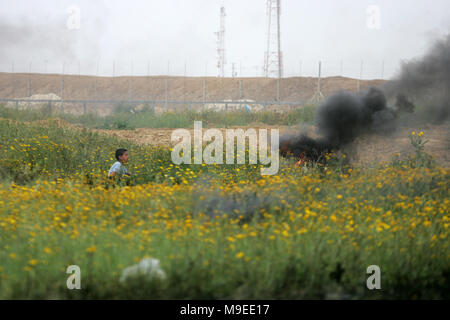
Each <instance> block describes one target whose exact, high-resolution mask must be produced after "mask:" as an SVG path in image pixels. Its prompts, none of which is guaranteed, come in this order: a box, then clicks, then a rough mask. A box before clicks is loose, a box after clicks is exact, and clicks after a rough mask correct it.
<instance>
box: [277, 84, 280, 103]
mask: <svg viewBox="0 0 450 320" xmlns="http://www.w3.org/2000/svg"><path fill="white" fill-rule="evenodd" d="M278 101H280V78H278V79H277V102H278Z"/></svg>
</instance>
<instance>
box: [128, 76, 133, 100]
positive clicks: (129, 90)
mask: <svg viewBox="0 0 450 320" xmlns="http://www.w3.org/2000/svg"><path fill="white" fill-rule="evenodd" d="M128 95H129V100H130V101H132V100H133V79H130V85H129V87H128Z"/></svg>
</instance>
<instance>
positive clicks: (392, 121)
mask: <svg viewBox="0 0 450 320" xmlns="http://www.w3.org/2000/svg"><path fill="white" fill-rule="evenodd" d="M449 89H450V35H448V36H446V37H445V38H444V39H442V40H440V41H438V42H436V43H435V44H434V45H433V46H432V47H431V49H430V50H429V52H428V53H427V54H426V55H425V56H424V57H423V58H420V59H416V60H413V61H411V62H408V63H405V64H403V65H402V68H401V71H400V73H399V75H398V76H397V77H395V78H394V79H393V80H391V81H389V82H387V83H386V84H385V85H384V86H383V87H382V88H375V87H372V88H370V89H369V90H368V91H366V92H364V93H363V94H362V95H357V94H353V93H349V92H338V93H336V94H334V95H332V96H330V97H329V98H328V99H326V100H325V102H323V103H322V104H321V105H319V107H318V108H317V111H316V115H315V125H316V129H317V132H318V134H319V138H312V137H310V136H308V135H307V134H306V133H302V134H300V135H285V136H282V137H281V141H280V145H281V155H282V156H288V155H290V154H291V155H293V156H294V157H300V158H304V157H306V158H308V159H309V160H314V161H317V160H319V159H320V158H321V157H322V156H323V155H324V153H326V152H330V151H337V150H339V149H341V148H342V147H343V146H345V145H348V144H350V143H351V142H353V141H354V140H355V139H356V138H357V137H358V136H359V135H361V134H367V133H369V134H376V133H381V132H382V133H386V132H392V131H393V130H395V129H396V127H397V124H398V118H399V116H400V115H401V114H402V113H413V112H414V111H415V105H418V106H419V107H420V109H419V111H420V112H419V113H418V114H417V115H416V116H415V118H416V119H419V118H420V120H421V121H424V120H425V121H430V120H431V121H434V122H441V121H445V120H446V119H448V117H449V114H450V90H449ZM393 98H395V104H394V106H390V105H389V104H388V100H392V99H393ZM410 99H413V101H414V103H413V102H412V101H411V100H410Z"/></svg>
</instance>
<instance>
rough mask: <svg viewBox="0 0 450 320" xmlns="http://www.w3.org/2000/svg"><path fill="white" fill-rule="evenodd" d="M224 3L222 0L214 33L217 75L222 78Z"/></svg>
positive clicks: (223, 64) (224, 59)
mask: <svg viewBox="0 0 450 320" xmlns="http://www.w3.org/2000/svg"><path fill="white" fill-rule="evenodd" d="M225 17H226V14H225V5H224V3H223V1H222V5H221V7H220V29H219V31H218V32H215V33H214V34H215V35H216V36H217V76H218V77H220V78H223V77H224V76H225V64H226V63H227V61H226V58H225Z"/></svg>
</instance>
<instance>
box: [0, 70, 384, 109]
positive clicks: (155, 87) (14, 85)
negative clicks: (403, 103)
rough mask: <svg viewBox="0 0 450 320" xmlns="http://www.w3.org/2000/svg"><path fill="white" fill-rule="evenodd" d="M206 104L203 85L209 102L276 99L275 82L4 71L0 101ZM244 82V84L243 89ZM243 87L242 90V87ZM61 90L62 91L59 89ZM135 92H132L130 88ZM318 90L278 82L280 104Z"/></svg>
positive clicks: (308, 84)
mask: <svg viewBox="0 0 450 320" xmlns="http://www.w3.org/2000/svg"><path fill="white" fill-rule="evenodd" d="M166 80H167V87H168V99H169V100H178V101H202V100H203V81H205V84H206V86H205V94H206V100H209V101H213V100H225V99H232V100H237V99H240V98H241V99H251V100H257V101H275V100H276V98H277V80H276V79H266V78H234V79H232V78H213V77H207V78H204V77H165V76H152V77H114V78H112V77H94V76H83V75H81V76H78V75H65V76H61V75H57V74H25V73H0V98H24V97H28V96H30V95H35V94H49V93H54V94H56V95H58V96H63V98H64V99H108V100H109V99H113V100H115V99H117V100H128V99H130V91H131V97H132V99H133V100H165V98H166V90H165V88H166ZM239 83H241V86H240V85H239ZM321 83H322V90H321V91H322V93H323V94H324V95H325V96H327V95H329V94H331V93H333V92H334V91H337V90H340V89H343V90H349V91H356V90H357V80H356V79H351V78H344V77H329V78H323V79H322V81H321ZM382 83H384V81H383V80H370V81H366V80H363V81H361V83H360V87H361V89H364V88H367V87H369V86H373V85H380V84H382ZM240 87H241V90H239V88H240ZM61 88H63V90H61ZM130 88H131V90H130ZM316 88H317V78H312V77H296V78H286V79H281V81H280V100H281V101H290V102H302V101H307V100H309V99H310V98H311V97H312V96H313V95H314V93H315V91H316Z"/></svg>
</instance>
